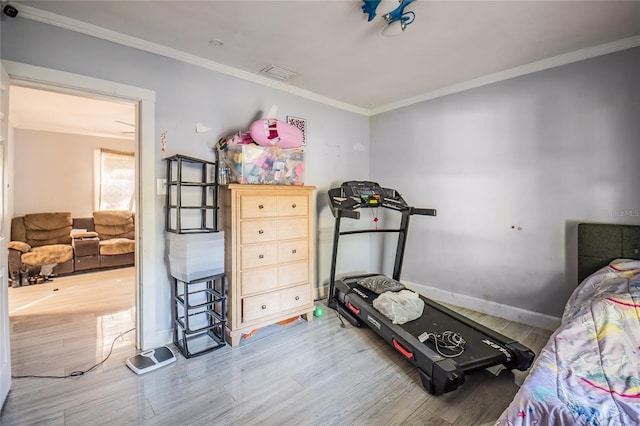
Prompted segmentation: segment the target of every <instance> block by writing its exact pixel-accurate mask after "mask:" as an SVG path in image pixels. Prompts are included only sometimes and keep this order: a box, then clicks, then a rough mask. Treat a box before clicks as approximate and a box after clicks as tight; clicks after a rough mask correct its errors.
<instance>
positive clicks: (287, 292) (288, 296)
mask: <svg viewBox="0 0 640 426" xmlns="http://www.w3.org/2000/svg"><path fill="white" fill-rule="evenodd" d="M281 296H282V299H281V300H280V306H281V308H282V310H287V309H293V308H297V307H300V306H305V305H309V304H311V291H310V289H309V285H308V284H305V285H299V286H297V287H291V288H287V289H284V290H282V291H281Z"/></svg>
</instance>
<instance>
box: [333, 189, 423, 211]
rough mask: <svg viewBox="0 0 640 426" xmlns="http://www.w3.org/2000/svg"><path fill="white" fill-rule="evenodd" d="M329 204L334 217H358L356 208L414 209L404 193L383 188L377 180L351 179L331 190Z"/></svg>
mask: <svg viewBox="0 0 640 426" xmlns="http://www.w3.org/2000/svg"><path fill="white" fill-rule="evenodd" d="M329 201H330V202H329V206H330V207H331V213H333V216H334V217H337V216H343V217H350V218H354V219H357V218H359V217H360V213H359V212H357V211H356V210H357V209H359V208H367V207H385V208H389V209H393V210H400V211H403V210H407V211H412V214H413V210H412V207H410V206H409V205H408V204H407V202H406V201H405V200H404V198H402V195H400V193H399V192H398V191H396V190H395V189H390V188H383V187H381V186H380V185H378V184H377V183H376V182H369V181H349V182H343V183H342V185H340V187H339V188H332V189H330V190H329Z"/></svg>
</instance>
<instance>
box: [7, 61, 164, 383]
mask: <svg viewBox="0 0 640 426" xmlns="http://www.w3.org/2000/svg"><path fill="white" fill-rule="evenodd" d="M2 66H3V68H4V69H5V70H6V75H8V80H9V81H10V82H11V83H15V84H20V83H23V82H25V83H27V84H28V85H29V86H30V87H40V88H48V89H52V90H57V89H62V90H63V91H64V92H66V93H76V94H82V95H89V96H99V97H103V98H116V99H119V100H125V101H131V102H135V103H136V104H137V117H138V120H137V124H138V133H139V134H138V147H137V151H136V152H138V153H139V155H138V157H137V162H136V176H137V181H136V203H137V215H136V216H137V223H138V226H136V229H135V232H136V237H135V240H136V254H135V263H136V284H137V285H136V287H137V289H136V291H137V294H136V296H137V297H136V302H137V303H136V315H137V318H136V324H137V326H136V347H137V348H138V349H142V350H146V349H151V348H153V347H157V346H160V345H163V344H166V343H167V342H168V341H170V339H171V330H164V327H163V324H162V323H158V321H157V312H156V311H157V309H155V306H156V305H157V300H162V298H163V296H164V289H163V288H162V286H160V285H157V284H156V283H157V278H156V277H157V275H158V273H157V269H158V267H156V262H155V260H156V259H157V257H158V253H157V251H158V242H159V240H160V236H161V235H160V234H159V233H158V232H157V229H159V228H160V227H161V226H162V221H161V220H160V219H159V218H158V217H157V214H156V212H157V210H158V208H160V206H161V202H160V200H159V199H158V198H157V197H156V194H155V188H156V161H157V160H156V154H155V153H154V129H155V92H154V91H152V90H148V89H143V88H140V87H136V86H130V85H125V84H121V83H116V82H112V81H108V80H102V79H97V78H93V77H88V76H84V75H81V74H74V73H69V72H64V71H58V70H53V69H49V68H44V67H38V66H34V65H29V64H24V63H19V62H14V61H7V60H3V61H2ZM3 75H5V73H3ZM3 78H4V77H3ZM7 86H8V84H6V85H3V89H4V87H7ZM6 119H7V117H6V116H5V120H6ZM10 140H11V137H9V141H10ZM142 153H144V155H142ZM9 156H10V154H9V155H8V156H7V157H9ZM11 167H13V164H12V162H11V161H10V159H9V161H7V167H5V176H13V172H12V170H10V169H11ZM7 184H9V185H12V182H10V181H9V180H7ZM3 198H4V203H5V206H6V205H11V203H12V200H11V197H10V194H7V193H6V192H4V193H3ZM6 216H8V215H6ZM4 244H5V246H4V247H5V250H3V252H6V242H5V243H4ZM5 259H6V257H5ZM0 291H2V293H3V294H2V299H3V300H4V301H6V300H7V297H8V295H7V287H6V286H3V288H2V290H0ZM0 315H2V321H0V322H3V323H4V324H8V313H7V310H4V309H3V312H0ZM0 331H1V333H2V335H1V336H0V340H1V341H2V349H3V350H4V352H3V353H6V352H7V351H6V349H8V348H9V333H8V330H7V329H2V330H0ZM6 358H8V356H7V357H6ZM3 359H4V358H3ZM3 365H5V364H3ZM5 366H7V365H5ZM10 374H11V372H10V371H7V369H5V368H3V369H2V376H1V377H0V379H2V383H3V384H4V383H5V379H7V378H9V377H10V376H9V375H10ZM3 389H4V388H3Z"/></svg>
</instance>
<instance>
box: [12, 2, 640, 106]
mask: <svg viewBox="0 0 640 426" xmlns="http://www.w3.org/2000/svg"><path fill="white" fill-rule="evenodd" d="M20 16H21V17H23V18H27V19H31V20H34V21H38V22H42V23H45V24H49V25H54V26H57V27H60V28H65V29H68V30H71V31H75V32H78V33H82V34H86V35H90V36H93V37H96V38H100V39H103V40H107V41H111V42H114V43H118V44H121V45H124V46H128V47H132V48H134V49H138V50H142V51H145V52H149V53H154V54H157V55H160V56H164V57H167V58H171V59H175V60H177V61H182V62H185V63H188V64H192V65H196V66H199V67H202V68H206V69H209V70H212V71H216V72H219V73H221V74H226V75H229V76H232V77H236V78H239V79H242V80H246V81H250V82H253V83H257V84H260V85H263V86H267V87H271V88H274V89H277V90H282V91H284V92H287V93H291V94H293V95H296V96H300V97H302V98H306V99H309V100H312V101H315V102H319V103H321V104H324V105H328V106H331V107H334V108H338V109H341V110H344V111H349V112H353V113H356V114H360V115H364V116H367V117H369V116H373V115H378V114H382V113H384V112H388V111H392V110H396V109H399V108H404V107H407V106H410V105H414V104H417V103H420V102H425V101H428V100H432V99H436V98H440V97H443V96H447V95H451V94H454V93H459V92H463V91H465V90H469V89H475V88H477V87H482V86H486V85H488V84H493V83H498V82H500V81H504V80H509V79H512V78H514V77H520V76H523V75H527V74H531V73H534V72H538V71H543V70H546V69H550V68H555V67H559V66H562V65H567V64H571V63H573V62H579V61H583V60H585V59H589V58H594V57H597V56H602V55H606V54H609V53H614V52H618V51H621V50H625V49H631V48H634V47H638V46H640V36H634V37H629V38H625V39H621V40H616V41H613V42H610V43H605V44H600V45H597V46H592V47H587V48H584V49H580V50H576V51H574V52H569V53H564V54H561V55H557V56H553V57H550V58H546V59H542V60H540V61H536V62H531V63H529V64H525V65H521V66H518V67H514V68H510V69H508V70H504V71H499V72H496V73H493V74H488V75H485V76H482V77H478V78H475V79H472V80H468V81H465V82H462V83H458V84H454V85H451V86H447V87H443V88H441V89H437V90H434V91H431V92H426V93H423V94H421V95H417V96H412V97H410V98H407V99H404V100H401V101H398V102H392V103H389V104H386V105H382V106H379V107H376V108H372V109H367V108H362V107H358V106H355V105H351V104H348V103H346V102H341V101H338V100H336V99H333V98H329V97H327V96H322V95H320V94H318V93H315V92H312V91H310V90H305V89H301V88H299V87H295V86H292V85H290V84H286V83H283V82H279V81H274V80H271V79H269V78H267V77H263V76H260V75H258V74H254V73H251V72H247V71H243V70H241V69H238V68H234V67H230V66H228V65H224V64H221V63H219V62H215V61H211V60H208V59H204V58H201V57H199V56H195V55H192V54H189V53H185V52H182V51H180V50H176V49H172V48H169V47H166V46H162V45H160V44H156V43H152V42H149V41H146V40H142V39H140V38H137V37H132V36H127V35H125V34H122V33H118V32H116V31H111V30H108V29H106V28H102V27H98V26H96V25H91V24H87V23H86V22H82V21H78V20H76V19H71V18H68V17H65V16H62V15H57V14H55V13H50V12H46V11H43V10H41V9H37V8H34V7H31V6H27V5H24V4H22V3H20Z"/></svg>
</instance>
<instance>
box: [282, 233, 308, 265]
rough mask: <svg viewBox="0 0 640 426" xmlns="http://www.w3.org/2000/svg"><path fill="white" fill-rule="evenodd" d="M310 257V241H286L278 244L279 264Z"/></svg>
mask: <svg viewBox="0 0 640 426" xmlns="http://www.w3.org/2000/svg"><path fill="white" fill-rule="evenodd" d="M308 255H309V240H307V239H306V238H305V239H304V240H295V241H286V242H283V243H280V244H278V262H280V263H285V262H295V261H296V260H303V259H306V258H307V256H308Z"/></svg>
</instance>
